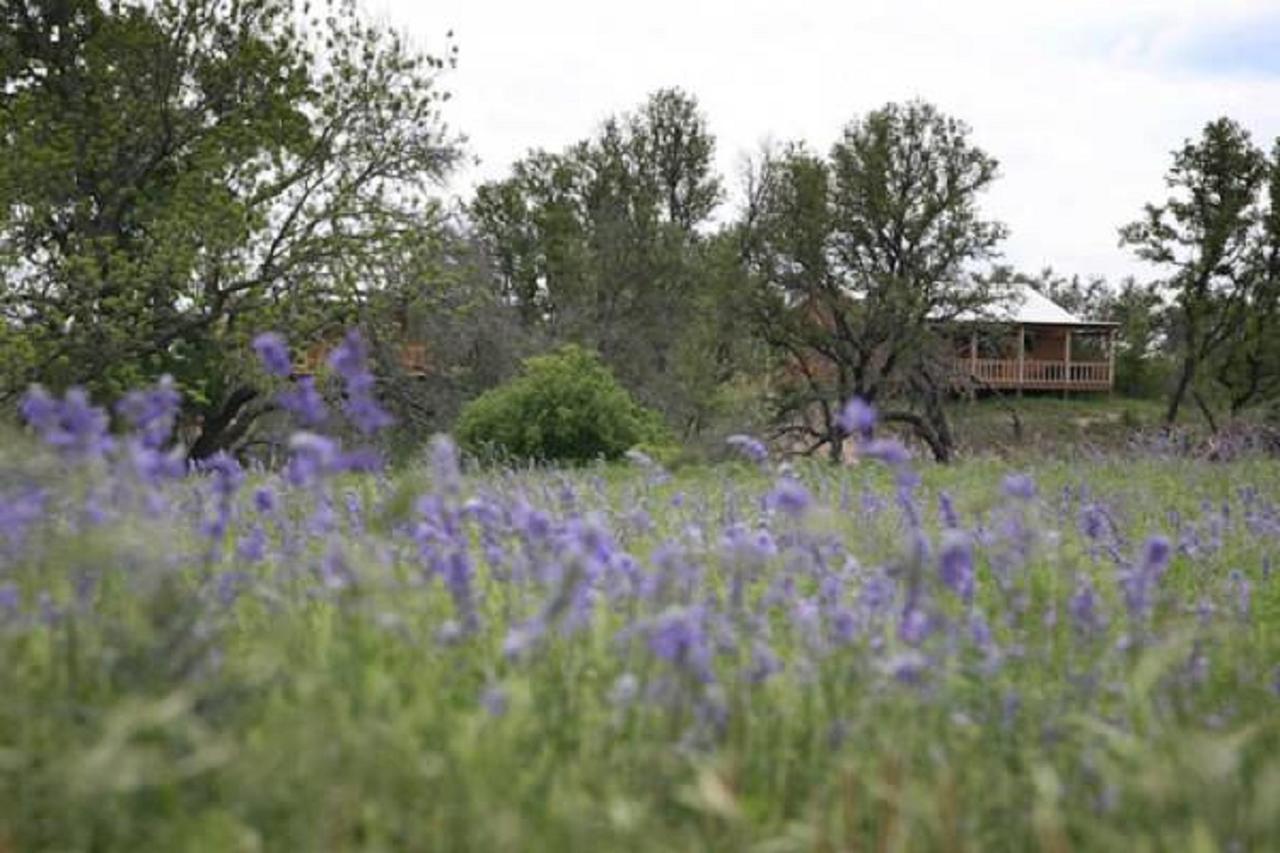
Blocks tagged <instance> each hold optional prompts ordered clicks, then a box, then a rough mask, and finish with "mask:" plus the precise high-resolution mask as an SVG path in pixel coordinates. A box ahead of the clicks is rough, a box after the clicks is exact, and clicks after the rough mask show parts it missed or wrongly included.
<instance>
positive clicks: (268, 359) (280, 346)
mask: <svg viewBox="0 0 1280 853" xmlns="http://www.w3.org/2000/svg"><path fill="white" fill-rule="evenodd" d="M253 351H254V352H256V353H257V354H258V359H259V360H260V361H261V362H262V367H263V369H264V370H266V371H267V373H269V374H271V375H272V376H279V377H281V378H283V377H286V376H289V375H290V374H291V373H293V359H292V358H291V357H290V356H289V345H288V343H286V342H285V339H284V336H283V335H281V334H279V333H278V332H263V333H262V334H260V335H258V336H257V337H256V338H254V339H253Z"/></svg>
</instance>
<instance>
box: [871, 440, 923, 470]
mask: <svg viewBox="0 0 1280 853" xmlns="http://www.w3.org/2000/svg"><path fill="white" fill-rule="evenodd" d="M860 451H861V454H862V455H863V456H865V457H866V458H867V459H878V460H880V461H881V462H883V463H885V464H886V465H905V464H907V463H908V462H910V461H911V453H910V452H909V451H908V450H907V448H906V447H905V446H904V445H903V444H902V442H900V441H898V440H896V439H892V438H878V439H876V440H875V441H870V442H868V443H867V444H865V445H863V446H862V447H861V449H860Z"/></svg>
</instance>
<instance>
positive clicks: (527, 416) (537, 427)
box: [455, 345, 667, 462]
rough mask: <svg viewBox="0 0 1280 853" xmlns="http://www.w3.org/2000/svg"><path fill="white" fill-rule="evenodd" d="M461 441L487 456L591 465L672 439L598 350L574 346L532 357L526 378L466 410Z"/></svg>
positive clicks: (525, 367) (526, 366) (459, 430)
mask: <svg viewBox="0 0 1280 853" xmlns="http://www.w3.org/2000/svg"><path fill="white" fill-rule="evenodd" d="M455 433H456V435H457V438H458V442H459V443H460V444H461V445H462V447H463V448H464V449H465V450H467V451H468V452H470V453H473V454H475V455H477V456H480V457H481V458H495V457H499V458H508V459H522V460H536V461H558V462H588V461H591V460H594V459H599V458H604V459H617V458H618V457H620V456H621V455H622V454H623V453H625V452H626V451H627V450H628V449H629V448H631V447H634V446H635V445H637V444H641V443H644V442H652V443H662V442H665V441H666V440H667V436H666V430H665V428H664V425H663V423H662V418H661V416H660V415H659V414H658V413H656V412H654V411H652V410H649V409H646V408H644V407H643V406H641V405H640V404H638V403H637V402H636V401H635V400H634V399H632V397H631V395H630V394H629V393H627V390H626V389H625V388H623V387H622V386H621V385H619V384H618V381H617V380H616V379H615V378H614V376H613V374H612V373H610V372H609V368H608V367H606V366H605V365H604V363H603V362H601V361H600V358H599V357H598V356H596V355H595V354H594V353H592V352H589V351H587V350H584V349H582V348H581V347H577V346H573V345H569V346H565V347H562V348H561V349H558V350H556V351H555V352H552V353H549V354H547V355H541V356H534V357H533V358H529V359H526V360H525V362H524V364H523V365H522V369H521V374H520V375H519V376H518V377H516V378H515V379H513V380H511V381H510V382H508V383H506V384H505V385H501V386H499V387H497V388H494V389H492V390H490V391H487V392H485V393H484V394H482V395H481V396H479V397H477V398H476V399H475V400H472V401H471V402H470V403H468V404H467V405H466V406H465V407H463V410H462V413H461V415H460V416H459V417H458V424H457V428H456V430H455Z"/></svg>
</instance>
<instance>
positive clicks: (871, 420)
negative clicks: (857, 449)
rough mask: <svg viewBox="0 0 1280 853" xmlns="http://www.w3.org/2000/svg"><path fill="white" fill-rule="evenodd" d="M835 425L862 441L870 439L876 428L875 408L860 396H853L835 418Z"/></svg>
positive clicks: (846, 433)
mask: <svg viewBox="0 0 1280 853" xmlns="http://www.w3.org/2000/svg"><path fill="white" fill-rule="evenodd" d="M836 426H837V427H839V428H840V431H841V432H843V433H844V434H845V435H852V436H857V437H858V438H859V439H861V440H862V441H870V440H871V435H872V433H873V432H874V431H875V428H876V410H875V408H874V407H873V406H872V405H871V404H870V403H868V402H866V401H865V400H863V399H862V398H861V397H854V398H853V399H851V400H850V401H849V402H848V403H846V404H845V406H844V408H843V409H841V411H840V415H839V416H838V417H837V418H836Z"/></svg>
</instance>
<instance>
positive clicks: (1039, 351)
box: [1013, 327, 1067, 361]
mask: <svg viewBox="0 0 1280 853" xmlns="http://www.w3.org/2000/svg"><path fill="white" fill-rule="evenodd" d="M1013 351H1014V356H1013V357H1014V358H1017V352H1018V341H1017V338H1016V333H1015V338H1014V342H1013ZM1026 357H1027V359H1028V360H1030V361H1065V360H1066V357H1067V330H1066V329H1053V328H1040V327H1034V328H1029V329H1027V355H1026Z"/></svg>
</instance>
